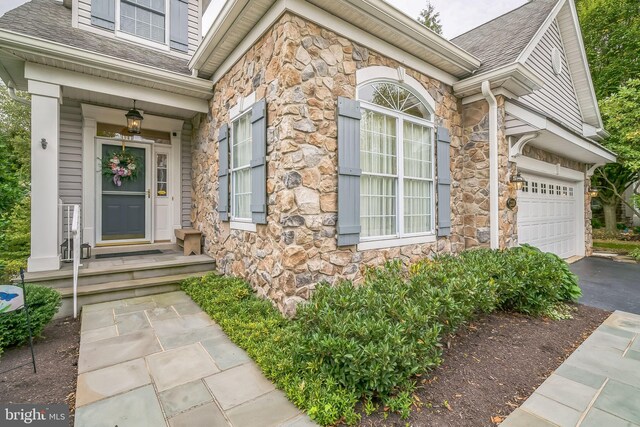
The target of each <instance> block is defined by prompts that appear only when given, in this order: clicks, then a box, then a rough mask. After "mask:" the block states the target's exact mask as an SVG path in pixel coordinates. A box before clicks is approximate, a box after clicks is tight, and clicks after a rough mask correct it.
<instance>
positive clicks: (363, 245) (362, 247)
mask: <svg viewBox="0 0 640 427" xmlns="http://www.w3.org/2000/svg"><path fill="white" fill-rule="evenodd" d="M436 240H437V239H436V236H435V235H434V234H429V235H425V236H416V237H394V238H391V239H379V240H365V241H363V242H360V243H358V251H367V250H371V249H386V248H397V247H398V246H407V245H419V244H423V243H434V242H435V241H436Z"/></svg>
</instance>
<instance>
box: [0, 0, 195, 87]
mask: <svg viewBox="0 0 640 427" xmlns="http://www.w3.org/2000/svg"><path fill="white" fill-rule="evenodd" d="M0 30H8V31H11V32H14V33H18V34H24V35H27V36H32V37H37V38H41V39H43V40H47V41H51V42H56V43H60V44H63V45H66V46H72V47H76V48H79V49H84V50H88V51H92V52H96V53H100V54H103V55H109V56H112V57H115V58H119V59H123V60H126V61H130V62H136V63H139V64H142V65H148V66H151V67H155V68H159V69H162V70H167V71H172V72H175V73H180V74H185V75H189V76H190V75H191V72H190V70H189V67H188V66H187V62H188V61H187V60H186V59H182V58H178V57H175V56H173V55H168V54H166V53H163V52H160V51H158V50H156V49H150V48H147V47H144V46H140V45H138V44H135V43H129V42H126V41H122V40H118V39H115V38H112V37H107V36H103V35H100V34H96V33H94V32H89V31H85V30H81V29H79V28H73V26H72V25H71V10H70V9H67V8H66V7H64V6H63V5H62V3H59V2H57V1H55V0H31V1H29V2H27V3H25V4H23V5H21V6H19V7H17V8H15V9H13V10H11V11H9V12H7V13H5V14H4V15H3V16H1V17H0Z"/></svg>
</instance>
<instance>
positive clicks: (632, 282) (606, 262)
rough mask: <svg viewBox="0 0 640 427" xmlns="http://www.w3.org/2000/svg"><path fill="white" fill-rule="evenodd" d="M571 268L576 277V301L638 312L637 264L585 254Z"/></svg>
mask: <svg viewBox="0 0 640 427" xmlns="http://www.w3.org/2000/svg"><path fill="white" fill-rule="evenodd" d="M571 271H573V272H574V273H575V274H577V275H578V277H580V287H581V288H582V298H580V301H579V302H580V303H582V304H585V305H590V306H592V307H598V308H602V309H605V310H611V311H613V310H622V311H627V312H629V313H635V314H640V264H627V263H623V262H617V261H613V260H610V259H606V258H597V257H588V258H583V259H581V260H580V261H578V262H575V263H573V264H572V265H571Z"/></svg>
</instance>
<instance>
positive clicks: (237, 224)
mask: <svg viewBox="0 0 640 427" xmlns="http://www.w3.org/2000/svg"><path fill="white" fill-rule="evenodd" d="M229 227H231V229H232V230H244V231H253V232H254V233H255V232H256V231H257V227H256V224H255V223H253V222H247V221H240V220H232V221H230V222H229Z"/></svg>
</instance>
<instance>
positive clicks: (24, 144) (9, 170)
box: [0, 85, 31, 280]
mask: <svg viewBox="0 0 640 427" xmlns="http://www.w3.org/2000/svg"><path fill="white" fill-rule="evenodd" d="M18 95H19V96H21V97H26V96H27V95H26V94H24V93H19V94H18ZM30 122H31V110H30V108H29V106H28V105H24V104H21V103H19V102H16V101H14V100H12V99H11V98H10V97H9V94H8V91H7V88H6V87H4V86H1V85H0V280H6V279H8V278H9V276H13V275H15V273H17V272H18V271H19V269H20V267H24V266H25V265H26V259H27V257H28V256H29V242H30V234H29V233H30V199H29V182H30V169H31V132H30V127H31V126H30Z"/></svg>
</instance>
